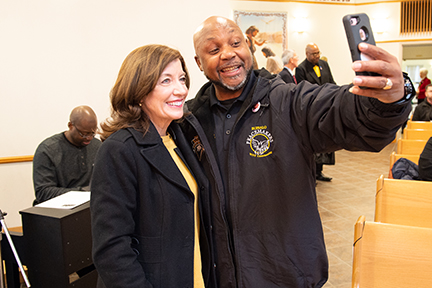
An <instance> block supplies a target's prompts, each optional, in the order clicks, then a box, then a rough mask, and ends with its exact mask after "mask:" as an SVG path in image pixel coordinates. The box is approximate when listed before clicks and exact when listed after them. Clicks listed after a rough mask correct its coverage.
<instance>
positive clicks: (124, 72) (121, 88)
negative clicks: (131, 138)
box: [100, 44, 190, 141]
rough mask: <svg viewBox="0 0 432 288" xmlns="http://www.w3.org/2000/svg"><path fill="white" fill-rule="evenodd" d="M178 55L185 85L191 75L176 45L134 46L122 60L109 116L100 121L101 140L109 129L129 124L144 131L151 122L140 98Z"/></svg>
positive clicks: (113, 129) (112, 92)
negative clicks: (102, 121) (141, 104)
mask: <svg viewBox="0 0 432 288" xmlns="http://www.w3.org/2000/svg"><path fill="white" fill-rule="evenodd" d="M176 59H179V60H180V62H181V65H182V68H183V71H184V72H185V77H186V87H187V88H189V86H190V77H189V73H188V71H187V68H186V63H185V61H184V59H183V57H182V55H181V54H180V52H179V51H178V50H176V49H173V48H170V47H168V46H164V45H158V44H152V45H146V46H142V47H139V48H137V49H135V50H133V51H132V52H131V53H130V54H129V55H128V56H127V57H126V59H125V60H124V61H123V64H122V66H121V68H120V71H119V74H118V77H117V80H116V82H115V84H114V87H113V88H112V90H111V93H110V99H111V117H110V118H108V119H107V120H106V121H105V122H104V123H101V128H102V132H101V133H100V135H101V140H102V141H104V140H105V139H106V138H108V136H110V135H111V134H112V133H114V132H116V131H118V130H120V129H123V128H127V127H132V128H134V129H136V130H138V131H140V132H142V133H143V135H145V134H146V133H147V131H148V129H149V126H150V120H149V118H148V116H147V114H145V113H144V111H143V110H142V109H141V107H140V103H142V102H143V99H144V98H145V97H147V95H148V94H149V93H150V92H151V91H152V90H153V89H154V88H155V87H156V84H157V81H158V79H159V77H160V75H161V74H162V72H163V71H164V69H165V68H166V66H167V65H168V64H169V63H171V62H172V61H174V60H176Z"/></svg>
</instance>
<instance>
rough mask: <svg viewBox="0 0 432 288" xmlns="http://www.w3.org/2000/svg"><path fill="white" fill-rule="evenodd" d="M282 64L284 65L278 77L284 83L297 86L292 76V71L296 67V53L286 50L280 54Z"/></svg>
mask: <svg viewBox="0 0 432 288" xmlns="http://www.w3.org/2000/svg"><path fill="white" fill-rule="evenodd" d="M282 63H283V65H284V67H283V69H282V71H281V72H279V75H280V76H281V78H282V80H284V81H285V83H294V84H297V79H296V78H295V75H294V69H295V68H297V66H298V57H297V53H296V52H295V51H294V50H292V49H287V50H285V51H283V52H282Z"/></svg>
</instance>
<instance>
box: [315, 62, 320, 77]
mask: <svg viewBox="0 0 432 288" xmlns="http://www.w3.org/2000/svg"><path fill="white" fill-rule="evenodd" d="M313 69H314V71H315V73H316V75H317V76H318V77H321V71H320V67H319V66H318V65H315V66H314V67H313Z"/></svg>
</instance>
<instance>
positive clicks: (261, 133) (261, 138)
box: [246, 126, 273, 157]
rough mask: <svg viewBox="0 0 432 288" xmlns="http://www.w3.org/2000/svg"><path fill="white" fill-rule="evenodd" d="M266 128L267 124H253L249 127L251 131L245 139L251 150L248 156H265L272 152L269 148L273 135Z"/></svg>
mask: <svg viewBox="0 0 432 288" xmlns="http://www.w3.org/2000/svg"><path fill="white" fill-rule="evenodd" d="M266 129H267V126H255V127H252V128H251V130H252V132H251V133H250V134H249V136H248V138H247V140H246V144H247V145H249V147H250V149H251V150H252V152H249V155H250V156H252V157H267V156H269V155H270V154H272V153H273V152H272V151H271V149H270V148H271V143H272V142H273V136H272V135H271V133H270V132H269V131H267V130H266Z"/></svg>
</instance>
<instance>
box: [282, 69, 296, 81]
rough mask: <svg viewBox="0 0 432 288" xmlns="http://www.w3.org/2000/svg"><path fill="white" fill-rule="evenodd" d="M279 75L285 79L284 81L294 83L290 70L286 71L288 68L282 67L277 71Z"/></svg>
mask: <svg viewBox="0 0 432 288" xmlns="http://www.w3.org/2000/svg"><path fill="white" fill-rule="evenodd" d="M279 75H280V76H281V78H282V80H284V81H285V83H294V84H296V82H295V80H294V77H293V75H291V72H290V71H288V69H286V68H283V69H282V71H281V72H279ZM296 80H297V79H296Z"/></svg>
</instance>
